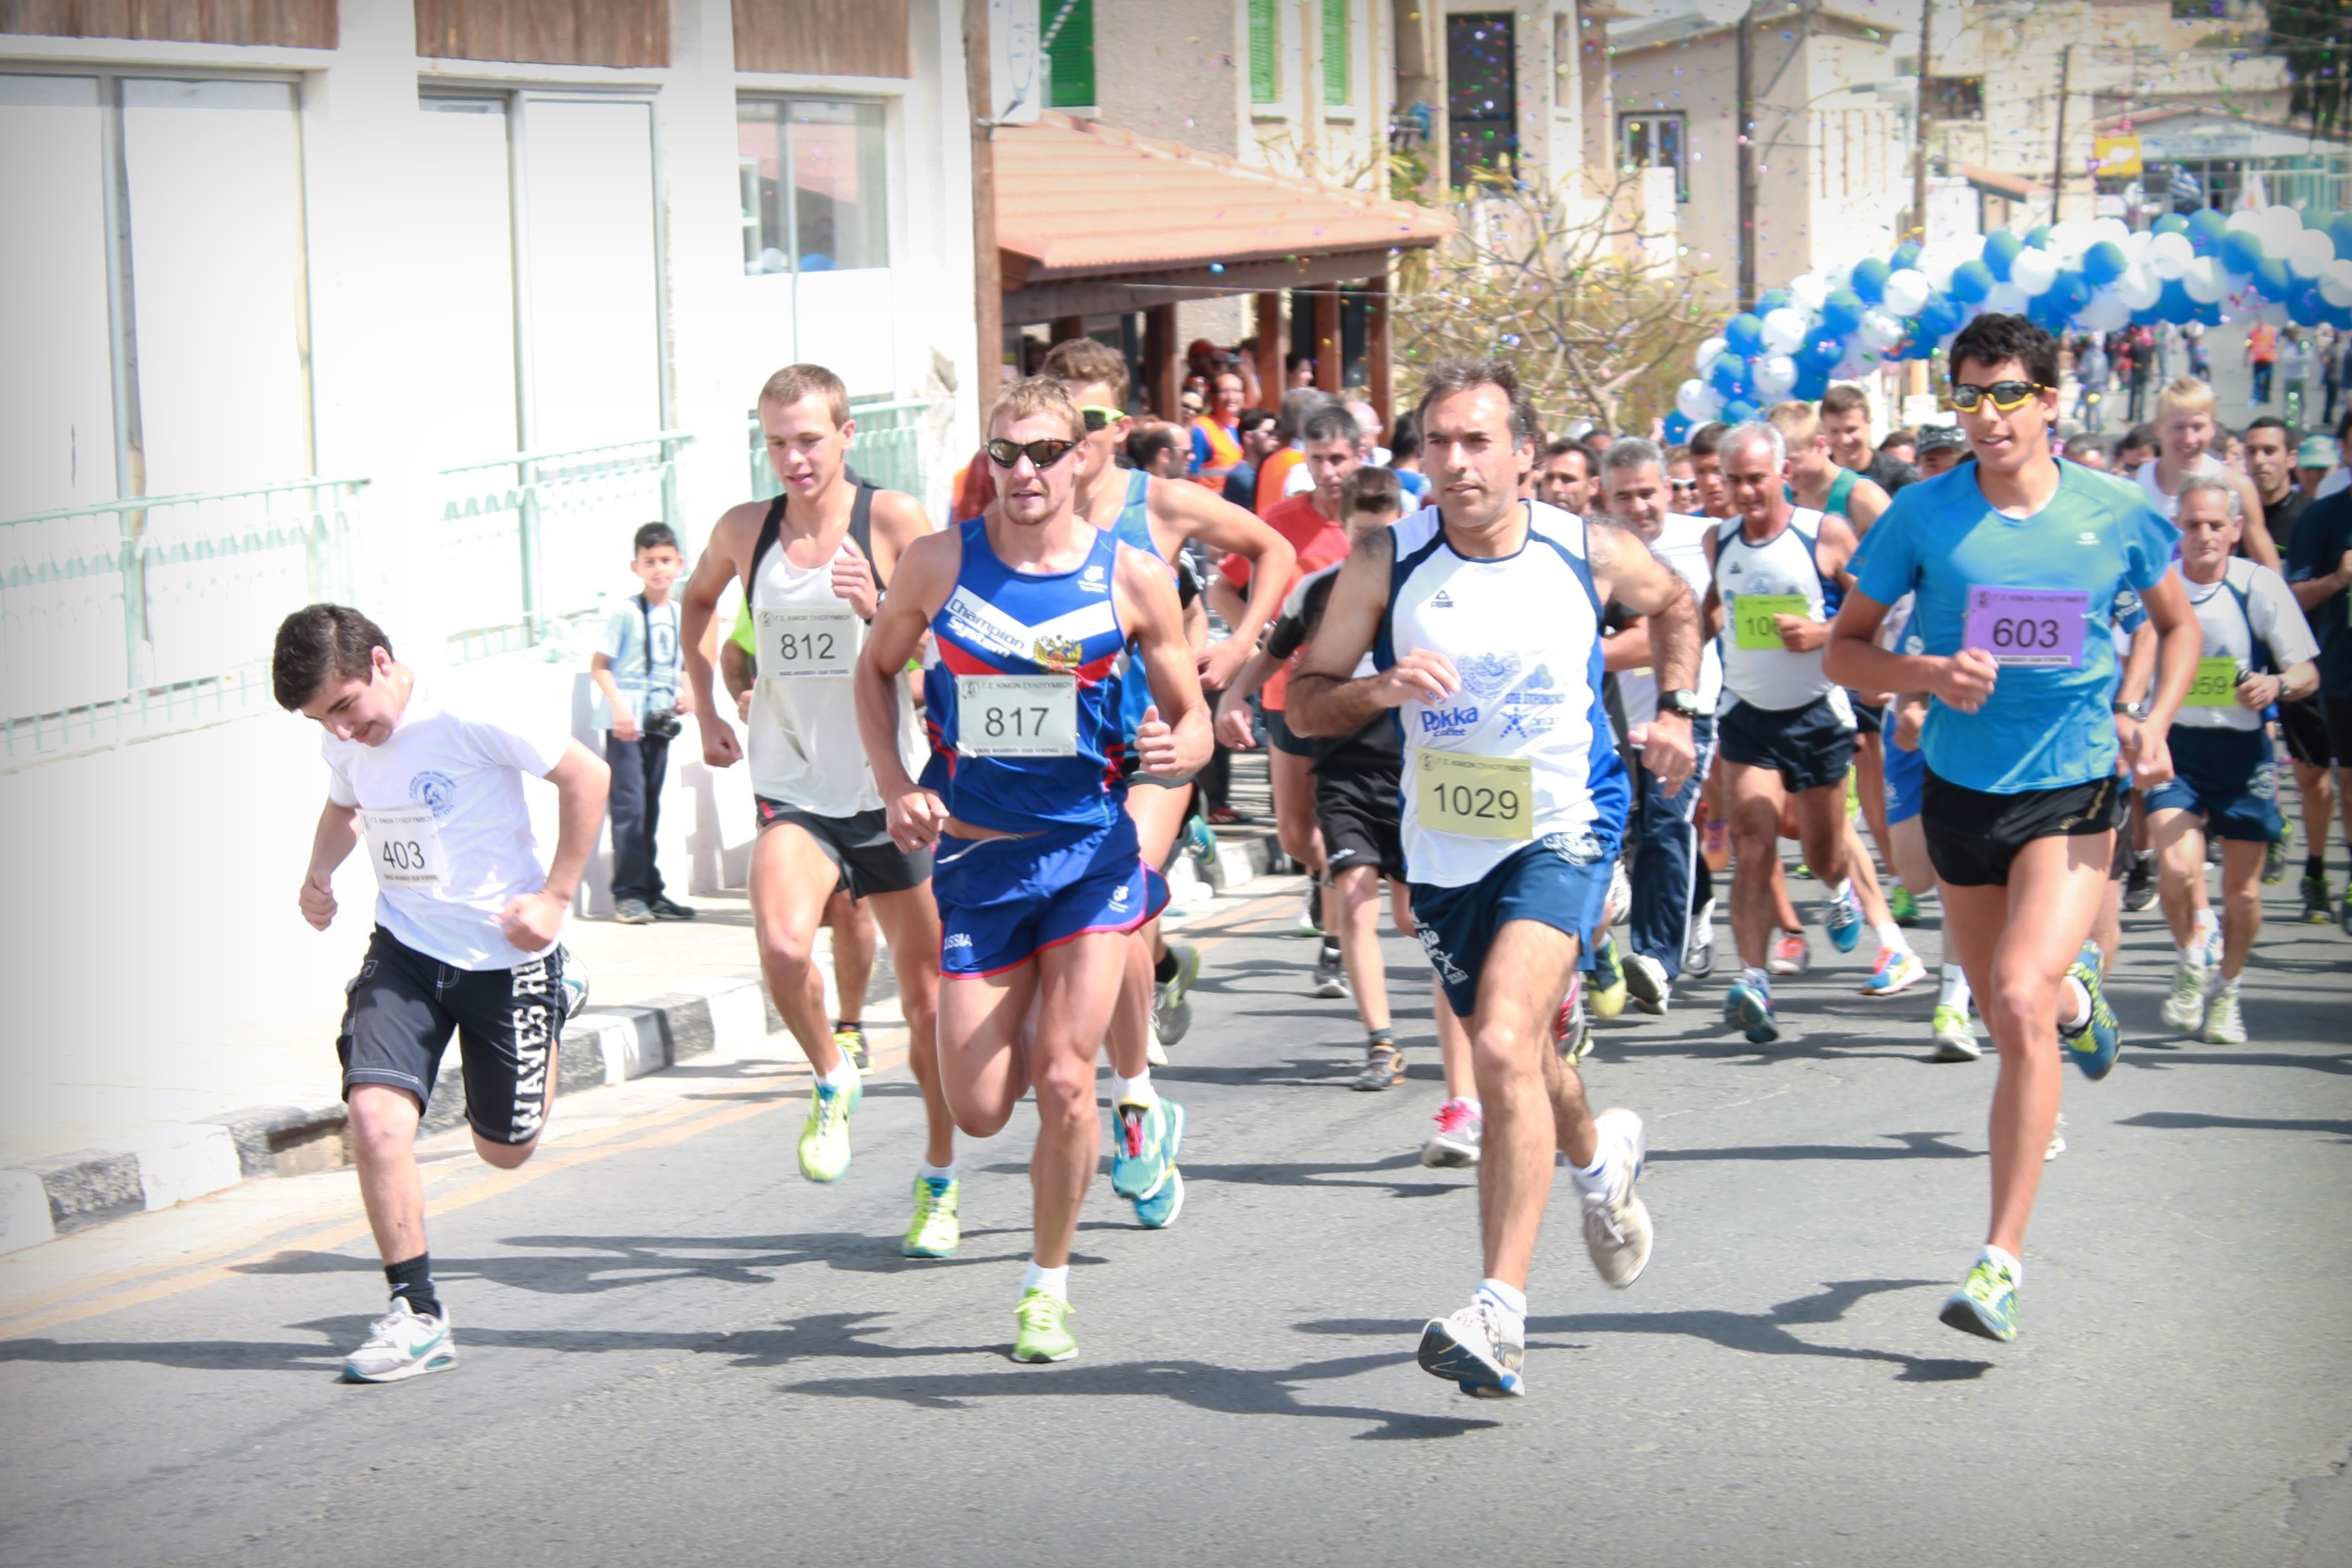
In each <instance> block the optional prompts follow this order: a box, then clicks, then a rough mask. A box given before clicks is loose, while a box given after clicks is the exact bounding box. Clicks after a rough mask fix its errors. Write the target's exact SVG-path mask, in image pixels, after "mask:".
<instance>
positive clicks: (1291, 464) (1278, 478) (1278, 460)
mask: <svg viewBox="0 0 2352 1568" xmlns="http://www.w3.org/2000/svg"><path fill="white" fill-rule="evenodd" d="M1306 461H1307V456H1306V455H1305V454H1304V453H1302V452H1300V451H1299V450H1298V449H1297V447H1295V446H1286V447H1283V448H1282V449H1281V450H1280V451H1277V452H1272V453H1268V454H1267V455H1266V459H1265V462H1263V463H1261V464H1259V465H1257V508H1256V510H1257V515H1258V516H1259V517H1264V516H1265V514H1266V511H1267V509H1268V508H1270V507H1274V506H1276V504H1277V503H1279V502H1280V501H1281V499H1282V486H1283V481H1284V480H1286V479H1287V478H1288V477H1289V476H1290V471H1291V470H1292V469H1293V468H1296V467H1297V466H1298V465H1300V464H1301V463H1304V462H1306Z"/></svg>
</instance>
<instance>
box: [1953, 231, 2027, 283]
mask: <svg viewBox="0 0 2352 1568" xmlns="http://www.w3.org/2000/svg"><path fill="white" fill-rule="evenodd" d="M2024 248H2025V242H2024V241H2023V240H2021V239H2019V238H2018V237H2017V235H2014V234H2012V233H2011V231H2009V230H2008V229H1995V230H1993V231H1992V233H1990V234H1989V235H1985V245H1984V269H1985V270H1986V271H1987V272H1990V273H1991V274H1992V277H1993V281H1994V282H1996V283H2007V282H2008V281H2009V264H2010V263H2011V262H2012V261H2015V260H2016V259H2017V253H2018V252H2019V251H2021V250H2023V249H2024ZM1954 276H1955V277H1957V276H1958V274H1957V273H1955V274H1954Z"/></svg>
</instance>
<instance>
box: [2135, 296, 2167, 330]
mask: <svg viewBox="0 0 2352 1568" xmlns="http://www.w3.org/2000/svg"><path fill="white" fill-rule="evenodd" d="M2159 303H2160V302H2159ZM2163 319H2164V312H2163V310H2161V309H2160V308H2158V306H2156V305H2151V306H2149V307H2148V308H2147V309H2145V310H2135V311H2133V312H2132V325H2133V326H2135V327H2153V326H2155V325H2156V324H2157V323H2158V322H2159V321H2161V320H2163Z"/></svg>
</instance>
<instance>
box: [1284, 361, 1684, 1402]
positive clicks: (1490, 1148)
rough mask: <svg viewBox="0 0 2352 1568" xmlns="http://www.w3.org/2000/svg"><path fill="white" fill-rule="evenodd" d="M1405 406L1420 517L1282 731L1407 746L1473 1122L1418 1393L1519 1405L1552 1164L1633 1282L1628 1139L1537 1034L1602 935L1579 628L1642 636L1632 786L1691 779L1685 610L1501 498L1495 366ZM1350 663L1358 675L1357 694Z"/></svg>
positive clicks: (1563, 525)
mask: <svg viewBox="0 0 2352 1568" xmlns="http://www.w3.org/2000/svg"><path fill="white" fill-rule="evenodd" d="M1431 379H1432V382H1433V384H1432V386H1431V389H1430V391H1429V392H1428V393H1427V394H1426V395H1425V396H1424V397H1423V400H1422V406H1421V424H1422V435H1423V465H1424V467H1425V469H1426V471H1427V473H1428V475H1429V478H1430V489H1431V494H1432V495H1433V497H1435V500H1436V506H1435V507H1433V508H1432V509H1430V510H1426V511H1423V512H1421V513H1419V514H1417V515H1415V516H1413V517H1408V518H1406V519H1405V520H1404V521H1402V522H1401V523H1398V524H1397V525H1396V526H1395V527H1394V528H1385V529H1381V530H1378V531H1376V532H1373V533H1370V534H1368V535H1366V536H1365V537H1364V538H1362V539H1361V540H1360V541H1359V542H1358V544H1357V545H1356V547H1355V549H1354V550H1353V552H1352V553H1351V554H1350V555H1349V558H1348V559H1347V562H1346V563H1345V564H1344V565H1343V566H1342V567H1341V568H1340V569H1339V578H1338V580H1336V582H1335V583H1334V585H1333V588H1332V590H1331V597H1330V600H1329V602H1328V606H1327V607H1326V609H1325V611H1324V615H1323V623H1322V625H1321V627H1320V628H1319V629H1318V631H1317V632H1316V635H1315V640H1314V642H1313V643H1312V644H1310V645H1309V647H1308V648H1307V653H1306V655H1305V661H1304V663H1303V664H1302V665H1301V667H1300V669H1299V671H1298V673H1297V674H1295V675H1294V676H1293V677H1292V680H1291V685H1290V692H1289V699H1288V704H1287V706H1286V709H1285V714H1286V720H1287V722H1288V723H1289V725H1290V726H1291V727H1292V728H1293V729H1294V730H1296V731H1297V733H1298V734H1300V735H1303V736H1318V735H1343V734H1347V733H1349V732H1352V731H1354V730H1356V729H1359V728H1360V727H1363V726H1364V725H1366V724H1367V723H1370V722H1371V721H1372V720H1373V719H1375V718H1377V717H1379V716H1381V714H1382V713H1383V712H1386V713H1388V714H1391V715H1392V716H1394V719H1395V721H1396V723H1397V725H1398V727H1399V729H1400V732H1401V734H1402V738H1403V741H1404V746H1405V756H1406V763H1405V773H1404V776H1403V797H1404V799H1403V813H1402V838H1403V845H1404V858H1405V874H1406V880H1407V882H1408V883H1409V884H1410V886H1411V888H1412V915H1413V921H1414V924H1415V925H1416V926H1417V927H1418V931H1417V933H1416V934H1417V935H1418V936H1420V938H1421V943H1422V946H1423V949H1424V950H1425V951H1426V952H1427V953H1428V954H1429V956H1430V962H1431V965H1432V967H1434V968H1435V969H1436V971H1437V977H1438V981H1439V983H1440V984H1441V985H1443V986H1444V988H1445V992H1446V999H1447V1000H1448V1001H1449V1002H1450V1003H1451V1004H1452V1006H1453V1008H1454V1012H1455V1013H1456V1014H1457V1015H1458V1016H1459V1017H1460V1018H1461V1019H1463V1021H1464V1022H1465V1024H1466V1025H1468V1027H1469V1030H1470V1034H1471V1039H1472V1042H1473V1049H1474V1055H1475V1061H1476V1071H1477V1079H1478V1097H1479V1101H1480V1104H1481V1108H1482V1110H1483V1113H1484V1116H1485V1123H1486V1130H1485V1133H1484V1135H1483V1140H1482V1147H1481V1150H1480V1157H1479V1166H1478V1186H1479V1216H1480V1224H1481V1228H1482V1230H1483V1232H1484V1240H1485V1251H1486V1277H1485V1278H1484V1279H1483V1280H1482V1281H1480V1283H1479V1286H1478V1289H1477V1291H1476V1292H1475V1294H1474V1295H1473V1296H1472V1298H1471V1302H1470V1305H1469V1306H1467V1307H1465V1308H1464V1309H1463V1310H1461V1311H1460V1312H1455V1313H1454V1314H1453V1315H1452V1316H1450V1317H1446V1318H1443V1319H1436V1320H1433V1321H1432V1322H1430V1323H1429V1324H1428V1325H1427V1326H1426V1327H1425V1328H1424V1329H1423V1333H1422V1339H1421V1348H1420V1361H1421V1365H1422V1368H1423V1370H1424V1371H1426V1372H1428V1373H1430V1374H1432V1375H1434V1376H1438V1377H1442V1378H1444V1379H1446V1380H1447V1381H1449V1382H1453V1383H1455V1384H1457V1385H1459V1386H1460V1387H1461V1388H1462V1390H1463V1392H1464V1393H1465V1394H1469V1395H1472V1396H1477V1397H1485V1398H1499V1397H1508V1396H1514V1395H1517V1394H1520V1393H1523V1392H1525V1388H1524V1385H1523V1383H1522V1380H1521V1378H1520V1374H1519V1367H1520V1363H1521V1361H1522V1359H1523V1356H1524V1352H1525V1345H1526V1319H1527V1312H1528V1299H1527V1293H1526V1291H1527V1280H1528V1265H1529V1263H1530V1262H1531V1261H1532V1260H1533V1256H1534V1252H1535V1239H1536V1232H1537V1229H1538V1227H1539V1226H1540V1224H1541V1223H1542V1218H1543V1211H1544V1207H1545V1202H1546V1200H1547V1198H1548V1197H1549V1193H1550V1188H1551V1166H1552V1160H1553V1155H1554V1154H1555V1151H1557V1152H1558V1153H1559V1154H1562V1155H1566V1156H1567V1158H1568V1161H1569V1163H1570V1166H1571V1167H1573V1169H1572V1175H1573V1176H1574V1179H1575V1181H1576V1185H1577V1187H1578V1189H1579V1191H1580V1194H1581V1196H1582V1198H1583V1207H1584V1240H1585V1248H1586V1250H1587V1251H1588V1252H1589V1253H1590V1254H1591V1258H1592V1262H1593V1266H1594V1268H1595V1269H1596V1270H1598V1271H1599V1272H1600V1274H1601V1278H1602V1279H1603V1280H1604V1281H1608V1282H1609V1283H1610V1284H1612V1285H1615V1286H1619V1287H1622V1286H1626V1285H1630V1284H1632V1283H1633V1281H1634V1279H1635V1278H1636V1277H1637V1276H1638V1275H1639V1274H1640V1273H1641V1272H1642V1270H1643V1266H1644V1265H1645V1264H1646V1263H1647V1262H1648V1260H1649V1254H1650V1220H1649V1213H1648V1210H1647V1209H1646V1208H1644V1207H1643V1204H1642V1200H1641V1198H1640V1197H1638V1196H1636V1194H1635V1192H1634V1180H1635V1178H1636V1177H1637V1176H1639V1175H1640V1174H1641V1168H1642V1158H1643V1131H1642V1120H1641V1118H1640V1117H1639V1116H1636V1115H1635V1114H1634V1113H1633V1112H1631V1111H1626V1110H1612V1111H1604V1112H1602V1113H1601V1114H1600V1115H1598V1116H1595V1115H1593V1114H1592V1112H1591V1108H1590V1107H1589V1106H1588V1105H1587V1103H1586V1102H1585V1098H1584V1090H1583V1085H1582V1083H1581V1082H1580V1081H1579V1079H1578V1077H1577V1074H1576V1071H1575V1069H1574V1068H1573V1067H1571V1066H1570V1065H1568V1064H1567V1063H1565V1062H1563V1061H1561V1060H1560V1056H1559V1052H1558V1051H1556V1050H1555V1049H1554V1046H1553V1040H1552V1028H1551V1025H1552V1019H1553V1018H1554V1016H1555V1015H1556V1014H1557V1012H1558V1010H1559V1004H1560V999H1561V998H1562V997H1563V996H1564V995H1565V994H1566V992H1567V988H1568V984H1569V980H1570V976H1571V975H1572V974H1573V973H1574V972H1575V969H1576V967H1577V959H1578V956H1579V953H1580V949H1581V948H1582V947H1583V946H1584V945H1585V943H1586V942H1587V941H1588V940H1590V938H1591V933H1592V931H1593V929H1594V927H1595V926H1596V925H1598V924H1599V923H1600V918H1601V909H1602V905H1603V904H1604V903H1605V902H1606V900H1607V897H1608V893H1609V880H1610V866H1611V862H1612V860H1613V859H1614V856H1615V852H1616V849H1617V845H1618V841H1619V839H1620V835H1621V834H1622V831H1623V827H1624V801H1625V771H1624V765H1623V764H1622V762H1621V761H1620V760H1619V759H1618V757H1617V751H1616V747H1614V745H1613V744H1612V742H1611V739H1610V736H1609V730H1608V725H1607V723H1606V719H1605V716H1604V714H1603V712H1602V709H1601V701H1600V685H1601V639H1600V636H1599V630H1600V620H1601V606H1602V605H1603V604H1604V603H1607V602H1609V601H1612V600H1613V601H1615V602H1617V603H1619V604H1622V606H1624V607H1625V609H1626V610H1628V611H1630V612H1633V613H1634V614H1637V615H1644V616H1647V617H1649V618H1650V629H1651V638H1652V644H1653V660H1652V663H1653V666H1654V669H1655V670H1656V672H1657V677H1658V682H1659V684H1660V685H1662V686H1664V687H1665V688H1666V690H1667V691H1668V692H1669V693H1673V694H1680V695H1679V696H1678V697H1677V699H1676V700H1675V704H1674V706H1673V710H1672V711H1669V709H1668V706H1667V704H1666V702H1665V701H1664V699H1662V700H1661V704H1660V709H1659V712H1658V713H1657V715H1656V716H1654V718H1652V717H1650V716H1646V715H1645V716H1644V717H1645V718H1648V719H1649V732H1648V735H1647V744H1646V746H1645V747H1644V749H1643V758H1644V763H1645V766H1648V767H1650V768H1654V769H1655V770H1656V771H1657V772H1658V773H1659V774H1660V776H1661V777H1662V778H1663V779H1664V781H1665V782H1666V784H1667V785H1668V787H1669V788H1673V787H1676V786H1679V785H1680V784H1681V783H1682V782H1683V780H1684V779H1687V778H1688V777H1689V776H1690V772H1691V765H1692V760H1693V758H1692V747H1691V736H1690V727H1689V720H1688V717H1687V712H1688V706H1692V705H1689V704H1688V694H1689V692H1690V690H1691V688H1692V687H1693V686H1694V685H1696V683H1697V677H1698V641H1699V639H1698V627H1697V621H1696V606H1695V605H1694V604H1693V602H1692V600H1691V593H1690V590H1689V589H1688V588H1687V587H1686V586H1685V584H1684V583H1683V581H1682V580H1681V579H1680V578H1678V577H1676V576H1675V573H1674V571H1673V570H1671V569H1670V568H1668V567H1666V566H1665V565H1664V564H1663V563H1662V562H1660V561H1659V559H1657V558H1656V557H1655V556H1654V555H1653V554H1651V553H1650V550H1649V549H1648V548H1647V547H1646V546H1644V545H1643V543H1642V542H1641V541H1640V540H1639V539H1637V538H1634V537H1633V536H1632V535H1631V534H1628V533H1627V532H1626V531H1625V530H1623V529H1622V528H1617V527H1615V526H1613V525H1608V524H1597V523H1596V524H1591V525H1588V524H1587V523H1586V522H1585V521H1584V520H1583V519H1582V518H1580V517H1575V516H1573V515H1572V514H1570V513H1567V512H1563V511H1560V510H1559V509H1557V508H1555V507H1548V506H1544V505H1541V504H1539V503H1535V502H1530V501H1522V500H1519V499H1517V495H1518V489H1519V486H1521V485H1522V484H1523V483H1524V482H1525V480H1526V478H1527V476H1528V471H1529V470H1530V469H1531V468H1532V466H1533V465H1534V463H1535V455H1536V450H1535V449H1536V443H1535V436H1534V431H1535V428H1536V420H1535V413H1534V410H1533V408H1532V407H1531V406H1530V404H1529V403H1528V398H1527V394H1526V393H1525V392H1522V391H1520V390H1519V388H1518V382H1517V375H1516V374H1515V373H1514V371H1512V370H1511V368H1510V367H1509V365H1507V364H1506V363H1503V362H1500V361H1470V362H1466V363H1457V364H1451V365H1444V366H1440V367H1438V368H1437V369H1435V370H1434V371H1433V372H1432V376H1431ZM1365 653H1372V654H1373V657H1374V663H1375V664H1376V665H1377V666H1378V667H1379V670H1380V673H1378V674H1372V675H1368V676H1358V675H1356V674H1355V671H1356V667H1357V662H1358V661H1359V660H1360V659H1361V658H1362V657H1363V656H1364V654H1365Z"/></svg>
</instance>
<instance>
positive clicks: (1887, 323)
mask: <svg viewBox="0 0 2352 1568" xmlns="http://www.w3.org/2000/svg"><path fill="white" fill-rule="evenodd" d="M1902 276H1903V275H1902V274H1901V273H1899V272H1898V273H1896V274H1895V277H1902ZM1894 280H1895V279H1894V278H1889V279H1887V281H1888V282H1889V283H1892V282H1893V281H1894ZM1903 330H1904V329H1903V323H1902V322H1900V321H1897V320H1896V319H1895V318H1894V317H1892V316H1889V315H1888V314H1887V313H1886V312H1885V311H1884V310H1865V311H1864V312H1863V313H1862V325H1861V326H1859V327H1856V328H1855V329H1853V335H1854V338H1855V339H1856V340H1858V341H1859V342H1860V343H1861V344H1862V346H1863V347H1864V348H1865V349H1868V350H1871V351H1872V352H1873V353H1877V352H1882V351H1884V350H1887V349H1891V348H1893V347H1894V346H1895V344H1897V343H1899V342H1901V341H1902V340H1903Z"/></svg>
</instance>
